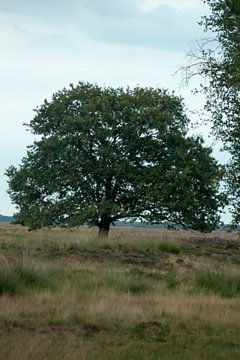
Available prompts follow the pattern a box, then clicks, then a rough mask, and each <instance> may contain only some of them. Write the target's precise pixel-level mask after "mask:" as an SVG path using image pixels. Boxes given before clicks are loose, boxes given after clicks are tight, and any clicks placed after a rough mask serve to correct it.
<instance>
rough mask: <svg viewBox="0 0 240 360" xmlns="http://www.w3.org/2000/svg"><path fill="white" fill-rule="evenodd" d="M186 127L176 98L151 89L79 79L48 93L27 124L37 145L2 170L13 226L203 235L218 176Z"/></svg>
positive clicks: (216, 197)
mask: <svg viewBox="0 0 240 360" xmlns="http://www.w3.org/2000/svg"><path fill="white" fill-rule="evenodd" d="M188 123H189V120H188V119H187V117H186V115H185V113H184V107H183V103H182V100H181V99H180V98H179V97H176V96H175V95H174V94H171V95H170V94H168V92H167V91H165V90H161V89H152V88H140V87H137V88H135V89H130V88H127V89H123V88H117V89H114V88H101V87H99V86H97V85H91V84H89V83H79V84H78V85H77V86H73V85H71V86H70V88H69V89H63V90H62V91H59V92H57V93H56V94H54V95H53V97H52V99H51V101H46V100H45V102H44V104H43V105H42V106H40V107H38V108H37V109H36V115H35V117H34V118H33V120H32V121H31V122H30V124H29V127H30V129H31V131H32V133H33V134H35V135H39V138H38V140H37V141H35V142H34V144H33V145H32V146H30V147H29V148H28V151H27V155H26V157H24V158H23V159H22V162H21V164H20V166H19V168H15V167H10V168H9V169H8V170H7V175H8V177H9V193H10V196H11V199H12V201H13V202H14V203H15V204H16V205H17V206H18V210H19V211H18V213H17V214H16V219H17V221H18V222H20V223H21V224H24V225H28V226H29V227H30V228H32V229H36V228H40V227H42V226H50V225H54V224H55V225H56V224H60V225H69V226H73V225H80V224H90V225H97V226H98V227H99V231H100V233H101V234H107V233H108V231H109V228H110V225H111V224H112V223H114V221H116V220H118V219H145V220H146V221H149V222H151V223H153V222H161V221H172V222H175V223H177V224H181V225H182V226H184V227H190V228H193V229H198V230H201V231H210V230H212V229H213V228H214V227H215V226H216V224H217V223H218V221H219V215H218V213H217V210H218V208H219V205H221V201H222V195H221V194H219V192H218V189H219V179H220V177H221V173H222V171H221V168H220V167H219V166H218V165H217V163H216V161H215V160H214V158H213V157H212V156H211V149H210V148H207V147H204V146H203V141H202V139H201V138H199V137H196V138H193V137H188V136H187V127H188Z"/></svg>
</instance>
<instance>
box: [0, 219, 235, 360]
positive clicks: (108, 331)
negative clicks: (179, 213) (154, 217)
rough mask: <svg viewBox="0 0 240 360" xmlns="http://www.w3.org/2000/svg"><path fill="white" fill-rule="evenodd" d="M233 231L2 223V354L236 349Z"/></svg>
mask: <svg viewBox="0 0 240 360" xmlns="http://www.w3.org/2000/svg"><path fill="white" fill-rule="evenodd" d="M239 251H240V240H239V238H238V235H237V234H235V233H223V232H222V233H220V232H219V233H217V232H214V233H212V234H201V233H197V232H184V231H166V230H157V229H154V230H151V229H146V230H143V229H123V228H114V229H112V230H111V232H110V236H109V238H108V239H106V240H103V239H97V229H88V228H85V227H81V228H78V229H60V228H55V229H44V230H39V231H34V232H29V231H27V229H26V228H23V227H20V226H17V225H3V224H0V359H1V360H5V359H7V360H13V359H14V360H15V359H18V360H22V359H23V360H25V359H28V360H31V359H34V360H38V359H39V360H43V359H54V360H58V359H66V360H68V359H69V360H70V359H71V360H75V359H90V360H91V359H101V360H102V359H103V360H105V359H114V360H117V359H138V360H141V359H144V360H145V359H170V360H171V359H189V360H190V359H209V360H210V359H211V360H212V359H231V360H234V359H240V340H239V339H240V325H239V324H240V311H239V310H240V256H239Z"/></svg>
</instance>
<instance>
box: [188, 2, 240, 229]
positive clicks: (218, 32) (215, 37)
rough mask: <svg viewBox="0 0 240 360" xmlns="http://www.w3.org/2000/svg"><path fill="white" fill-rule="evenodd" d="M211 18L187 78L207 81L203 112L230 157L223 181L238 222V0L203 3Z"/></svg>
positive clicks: (207, 18)
mask: <svg viewBox="0 0 240 360" xmlns="http://www.w3.org/2000/svg"><path fill="white" fill-rule="evenodd" d="M203 2H204V3H206V4H208V5H209V8H210V14H209V15H207V16H204V17H203V19H202V21H201V23H200V24H201V25H202V26H203V27H204V29H205V31H206V32H209V34H211V37H210V38H209V39H207V40H206V39H205V40H203V41H202V42H200V46H199V47H198V48H197V50H196V51H195V52H194V53H193V54H191V58H192V63H191V64H190V66H187V67H186V68H185V70H187V78H189V77H192V76H193V75H196V74H197V75H199V74H200V75H201V76H203V77H204V79H205V80H206V83H205V84H201V88H200V91H202V92H203V93H204V94H205V96H206V103H205V110H206V111H207V112H208V113H210V114H211V120H212V129H213V133H214V134H215V135H216V137H217V138H218V139H220V140H221V141H222V143H223V149H225V150H227V151H228V152H229V153H230V155H231V161H230V162H229V164H228V166H227V171H226V180H227V183H228V193H229V199H230V202H231V204H232V205H233V206H234V219H235V221H236V222H239V221H240V167H239V163H240V0H203Z"/></svg>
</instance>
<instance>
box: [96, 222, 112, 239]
mask: <svg viewBox="0 0 240 360" xmlns="http://www.w3.org/2000/svg"><path fill="white" fill-rule="evenodd" d="M110 225H111V220H110V219H109V218H102V219H101V221H100V223H99V224H98V229H99V232H98V236H99V237H102V238H103V237H107V236H108V233H109V229H110Z"/></svg>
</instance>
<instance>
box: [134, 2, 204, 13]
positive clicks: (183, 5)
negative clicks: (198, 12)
mask: <svg viewBox="0 0 240 360" xmlns="http://www.w3.org/2000/svg"><path fill="white" fill-rule="evenodd" d="M136 3H137V4H138V6H139V7H140V9H141V10H144V11H152V10H155V9H156V8H158V7H159V6H167V7H171V8H174V9H175V10H177V11H186V10H190V11H191V10H193V9H195V8H196V7H198V6H199V0H136Z"/></svg>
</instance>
